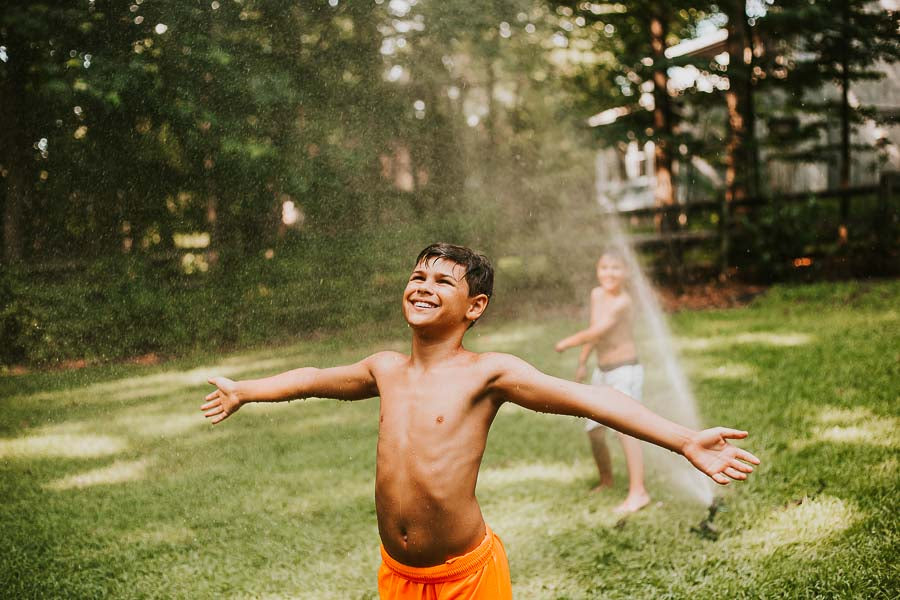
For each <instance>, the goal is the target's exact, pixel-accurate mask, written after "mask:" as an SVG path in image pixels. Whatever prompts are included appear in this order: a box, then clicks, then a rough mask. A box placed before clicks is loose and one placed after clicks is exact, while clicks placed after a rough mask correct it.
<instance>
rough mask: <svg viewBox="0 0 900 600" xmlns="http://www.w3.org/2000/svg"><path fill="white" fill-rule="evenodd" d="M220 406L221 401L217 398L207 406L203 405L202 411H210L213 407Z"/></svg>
mask: <svg viewBox="0 0 900 600" xmlns="http://www.w3.org/2000/svg"><path fill="white" fill-rule="evenodd" d="M218 405H219V399H218V398H216V399H215V400H210V401H209V402H207V403H206V404H203V405H201V406H200V410H209V409H210V408H212V407H213V406H218Z"/></svg>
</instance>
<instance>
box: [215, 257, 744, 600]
mask: <svg viewBox="0 0 900 600" xmlns="http://www.w3.org/2000/svg"><path fill="white" fill-rule="evenodd" d="M492 290H493V269H492V267H491V265H490V263H489V262H488V260H487V259H486V258H485V257H484V256H481V255H479V254H476V253H475V252H472V251H471V250H469V249H468V248H464V247H461V246H453V245H450V244H433V245H431V246H429V247H427V248H425V249H424V250H423V251H422V252H421V253H420V254H419V256H418V258H417V259H416V264H415V267H414V268H413V272H412V275H411V276H410V278H409V281H408V283H407V285H406V289H405V291H404V292H403V298H402V309H403V316H404V317H405V319H406V322H407V323H408V324H409V326H410V328H411V329H412V348H411V352H410V354H409V355H406V354H401V353H398V352H379V353H376V354H373V355H372V356H369V357H368V358H364V359H363V360H361V361H359V362H357V363H355V364H352V365H346V366H340V367H333V368H328V369H315V368H310V367H306V368H300V369H295V370H292V371H287V372H285V373H281V374H279V375H274V376H272V377H267V378H264V379H256V380H249V381H232V380H230V379H227V378H225V377H213V378H211V379H210V380H209V381H210V383H211V384H213V385H215V386H216V390H215V391H213V392H212V393H211V394H209V395H208V396H207V397H206V403H205V404H203V406H201V410H203V411H205V413H204V414H205V416H206V417H207V418H208V419H210V421H211V422H212V423H213V424H217V423H221V422H222V421H223V420H224V419H226V418H227V417H229V416H231V415H232V414H234V413H235V412H236V411H237V410H238V409H240V408H241V407H242V406H243V405H244V404H247V403H250V402H277V401H285V400H291V399H294V398H309V397H312V396H316V397H322V398H336V399H340V400H362V399H364V398H372V397H375V396H380V397H381V406H380V424H379V430H378V444H377V451H376V469H375V511H376V516H377V521H378V532H379V536H380V537H381V543H382V545H381V557H382V564H381V567H380V568H379V572H378V589H379V593H380V595H381V597H382V598H384V599H388V598H422V599H424V598H429V599H438V598H473V599H488V598H490V599H492V600H497V599H508V598H511V597H512V587H511V583H510V577H509V566H508V564H507V559H506V553H505V551H504V548H503V544H502V542H501V541H500V538H499V537H497V535H496V534H494V533H493V532H492V531H491V529H490V528H489V527H488V526H487V525H486V524H485V522H484V518H483V517H482V514H481V509H480V507H479V505H478V500H477V499H476V497H475V484H476V480H477V477H478V470H479V467H480V465H481V459H482V456H483V454H484V449H485V445H486V443H487V434H488V430H489V429H490V426H491V423H492V422H493V420H494V417H495V416H496V414H497V411H498V410H499V408H500V406H501V405H502V404H503V403H504V402H513V403H516V404H518V405H520V406H523V407H525V408H529V409H531V410H535V411H539V412H548V413H556V414H563V415H574V416H579V417H587V418H591V419H593V420H595V421H598V422H601V423H605V424H606V425H608V426H610V427H614V428H616V429H620V430H622V431H625V432H627V433H629V434H630V435H633V436H636V437H639V438H641V439H644V440H647V441H649V442H652V443H654V444H658V445H660V446H662V447H664V448H667V449H669V450H671V451H673V452H677V453H679V454H682V455H683V456H684V457H685V458H687V459H688V460H689V461H690V462H691V463H692V464H693V465H694V466H695V467H697V468H698V469H699V470H701V471H702V472H704V473H706V474H707V475H708V476H710V477H711V478H712V479H713V480H715V481H716V482H718V483H720V484H726V483H728V482H729V481H730V480H731V479H736V480H741V479H746V478H747V474H748V473H750V472H752V471H753V467H752V466H751V465H750V464H748V463H752V464H759V460H758V459H757V458H756V457H754V456H753V455H752V454H750V453H749V452H746V451H745V450H741V449H739V448H736V447H735V446H732V445H731V444H729V443H728V441H727V440H728V439H739V438H743V437H746V436H747V433H746V432H744V431H737V430H734V429H725V428H716V429H708V430H705V431H699V432H698V431H692V430H690V429H688V428H686V427H682V426H680V425H677V424H676V423H673V422H671V421H668V420H666V419H664V418H662V417H660V416H658V415H656V414H655V413H653V412H651V411H649V410H647V409H646V408H644V407H643V406H641V405H640V404H638V403H637V402H635V401H633V400H631V399H630V398H629V397H628V396H626V395H624V394H622V393H620V392H618V391H616V390H614V389H613V388H611V387H605V386H604V387H594V386H587V385H581V384H578V383H575V382H571V381H566V380H563V379H558V378H555V377H551V376H549V375H546V374H544V373H541V372H540V371H538V370H537V369H535V368H534V367H532V366H531V365H529V364H528V363H526V362H525V361H523V360H521V359H519V358H516V357H515V356H511V355H508V354H499V353H492V352H487V353H483V354H477V353H474V352H469V351H468V350H466V349H465V348H463V345H462V340H463V336H464V334H465V333H466V331H467V330H468V329H469V327H470V326H471V325H473V324H474V323H475V321H477V320H478V319H479V318H480V317H481V315H482V314H483V313H484V311H485V309H486V308H487V306H488V302H489V300H490V297H491V294H492Z"/></svg>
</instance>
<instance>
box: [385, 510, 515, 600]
mask: <svg viewBox="0 0 900 600" xmlns="http://www.w3.org/2000/svg"><path fill="white" fill-rule="evenodd" d="M381 560H382V562H381V567H380V568H379V569H378V594H379V596H380V597H381V600H406V599H415V600H449V599H451V598H452V599H454V600H457V599H458V600H463V599H465V600H470V599H471V600H512V584H511V583H510V580H509V563H508V562H507V560H506V550H504V548H503V542H501V541H500V538H499V537H497V535H496V534H495V533H494V532H493V531H491V528H490V527H488V528H487V534H486V535H485V536H484V541H482V542H481V544H479V545H478V547H477V548H475V549H474V550H472V551H471V552H469V553H467V554H464V555H462V556H456V557H454V558H451V559H450V560H448V561H447V562H445V563H444V564H442V565H436V566H434V567H407V566H406V565H404V564H401V563H399V562H397V561H396V560H394V559H393V558H391V557H390V556H389V555H388V553H387V552H386V551H385V549H384V546H382V547H381Z"/></svg>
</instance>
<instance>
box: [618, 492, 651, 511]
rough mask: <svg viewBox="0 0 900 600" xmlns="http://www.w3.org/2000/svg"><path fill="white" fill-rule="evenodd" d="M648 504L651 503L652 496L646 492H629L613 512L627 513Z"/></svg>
mask: <svg viewBox="0 0 900 600" xmlns="http://www.w3.org/2000/svg"><path fill="white" fill-rule="evenodd" d="M648 504H650V496H648V495H647V493H646V492H644V493H643V494H634V495H631V494H629V496H628V497H627V498H625V501H624V502H622V504H620V505H619V506H617V507H616V508H615V509H614V510H613V512H614V513H616V514H619V515H627V514H630V513H635V512H637V511H639V510H641V509H642V508H644V507H645V506H647V505H648Z"/></svg>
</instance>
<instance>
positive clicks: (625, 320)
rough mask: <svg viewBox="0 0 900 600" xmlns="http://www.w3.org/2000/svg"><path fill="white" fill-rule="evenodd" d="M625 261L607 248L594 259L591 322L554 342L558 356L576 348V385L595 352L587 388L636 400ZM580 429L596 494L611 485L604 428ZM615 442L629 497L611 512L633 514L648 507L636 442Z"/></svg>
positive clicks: (639, 374)
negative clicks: (586, 443)
mask: <svg viewBox="0 0 900 600" xmlns="http://www.w3.org/2000/svg"><path fill="white" fill-rule="evenodd" d="M625 274H626V269H625V258H624V257H623V256H622V254H621V253H620V252H619V251H618V250H613V249H608V250H606V251H605V252H603V254H602V255H601V256H600V260H598V261H597V282H598V283H599V284H600V285H598V286H597V287H595V288H594V289H593V290H591V318H590V324H589V326H588V327H587V329H583V330H581V331H579V332H577V333H575V334H573V335H570V336H569V337H567V338H565V339H563V340H560V341H559V342H558V343H557V344H556V350H557V351H558V352H562V351H563V350H566V349H568V348H574V347H575V346H581V347H582V348H581V355H580V356H579V357H578V367H577V368H576V370H575V381H578V382H581V381H582V380H584V378H585V376H586V374H587V360H588V358H589V357H590V355H591V353H592V352H593V351H595V350H596V353H597V367H596V368H595V369H594V373H593V375H592V376H591V384H592V385H608V386H612V387H614V388H615V389H617V390H619V391H620V392H622V393H624V394H627V395H628V396H630V397H631V398H633V399H635V400H640V399H641V391H642V389H641V388H642V387H643V383H644V368H643V366H641V364H640V362H638V357H637V348H636V346H635V343H634V333H633V331H632V327H633V321H634V309H633V302H632V300H631V294H629V293H628V290H627V289H626V288H625ZM585 430H586V431H587V434H588V439H589V440H590V443H591V451H592V453H593V455H594V462H595V463H596V464H597V471H598V472H599V474H600V483H598V484H597V487H595V488H594V490H595V491H599V490H602V489H604V488H609V487H612V485H613V472H612V461H611V460H610V457H609V448H608V447H607V445H606V428H605V427H604V426H603V424H602V423H598V422H596V421H594V420H592V419H588V420H587V423H586V424H585ZM619 441H620V442H621V443H622V449H623V450H624V452H625V465H626V467H627V469H628V495H627V496H626V497H625V500H624V501H623V502H622V504H620V505H619V506H618V507H617V508H616V509H615V512H618V513H622V514H624V513H632V512H635V511H638V510H640V509H642V508H643V507H645V506H647V504H649V503H650V495H649V494H647V490H646V488H645V487H644V457H643V453H642V450H641V443H640V442H639V441H638V440H636V439H634V438H633V437H631V436H628V435H625V434H624V433H619Z"/></svg>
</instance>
